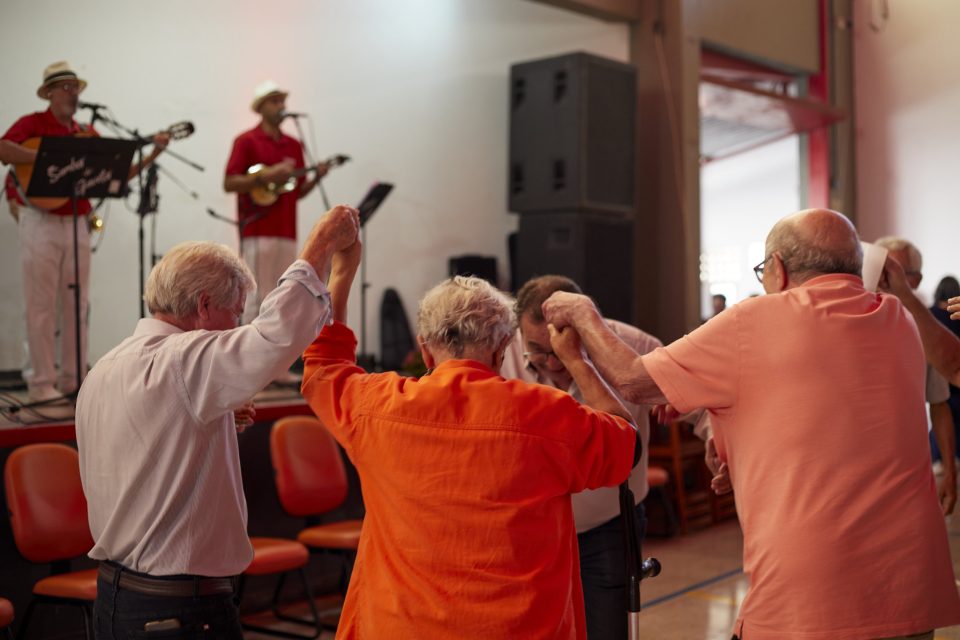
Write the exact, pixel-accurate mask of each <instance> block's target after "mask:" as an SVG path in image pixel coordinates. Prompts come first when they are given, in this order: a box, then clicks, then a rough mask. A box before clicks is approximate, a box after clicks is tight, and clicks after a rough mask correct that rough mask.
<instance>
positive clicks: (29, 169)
mask: <svg viewBox="0 0 960 640" xmlns="http://www.w3.org/2000/svg"><path fill="white" fill-rule="evenodd" d="M194 131H195V129H194V126H193V123H192V122H187V121H183V122H177V123H176V124H173V125H171V126H170V127H168V128H167V129H164V130H163V131H158V132H157V133H155V134H153V135H150V136H146V137H145V138H144V139H150V138H153V136H156V135H159V134H161V133H167V134H169V135H170V140H183V139H184V138H186V137H189V136H190V135H192V134H193V132H194ZM74 135H75V137H78V138H82V137H91V136H93V135H95V134H93V133H90V132H88V131H81V132H79V133H76V134H74ZM41 140H43V138H42V137H39V136H38V137H36V138H29V139H27V140H25V141H24V142H22V143H20V144H21V146H23V147H26V148H27V149H38V148H39V147H40V141H41ZM33 166H34V163H33V162H23V163H16V164H14V165H13V169H14V173H15V174H16V176H17V181H18V182H19V183H20V186H21V187H23V190H24V191H26V190H27V186H28V185H29V184H30V178H31V176H33ZM27 201H28V202H29V203H30V206H31V207H33V208H35V209H43V210H45V211H53V210H54V209H59V208H60V207H62V206H63V205H65V204H66V203H68V202H70V198H27Z"/></svg>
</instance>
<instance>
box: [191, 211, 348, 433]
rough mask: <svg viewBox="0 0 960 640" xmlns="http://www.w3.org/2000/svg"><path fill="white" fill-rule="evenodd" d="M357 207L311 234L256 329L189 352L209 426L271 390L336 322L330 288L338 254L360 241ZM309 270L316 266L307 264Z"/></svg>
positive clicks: (195, 399) (211, 335)
mask: <svg viewBox="0 0 960 640" xmlns="http://www.w3.org/2000/svg"><path fill="white" fill-rule="evenodd" d="M358 229H359V217H358V213H357V210H356V209H354V208H352V207H345V206H339V207H334V208H333V209H331V210H330V211H329V212H328V213H327V214H326V215H324V216H323V217H322V218H321V219H320V221H319V222H317V224H316V225H314V227H313V229H312V230H311V232H310V235H309V236H308V237H307V240H306V243H305V244H304V247H303V251H301V253H300V260H303V261H304V262H306V263H307V264H304V263H303V262H297V263H294V265H292V266H291V268H290V269H288V270H287V272H286V273H285V274H284V276H283V278H282V279H281V282H280V286H278V287H277V288H276V289H274V290H273V291H272V292H270V295H268V296H267V298H266V299H265V300H264V302H263V304H262V305H261V307H260V314H259V315H258V316H257V317H256V318H255V319H254V320H253V322H252V323H251V324H249V325H245V326H242V327H238V328H236V329H232V330H230V331H211V332H208V333H207V334H206V336H205V339H204V340H202V341H200V340H195V341H193V342H191V345H192V346H191V348H190V350H188V351H184V352H183V353H182V355H181V365H182V366H181V370H182V375H183V377H184V381H185V385H184V389H185V390H186V389H190V390H191V393H190V394H189V399H188V401H189V402H190V403H191V406H192V407H193V408H194V411H195V412H196V415H197V417H198V418H199V419H200V421H201V422H203V423H207V422H209V421H210V420H212V419H214V418H216V417H217V416H220V415H223V413H225V412H227V411H233V410H234V409H236V408H237V407H239V406H240V405H242V404H243V403H244V402H246V401H247V400H249V399H250V398H251V397H253V395H254V394H255V393H257V392H258V391H260V390H261V389H263V387H265V386H266V385H267V384H268V383H269V382H270V380H272V379H273V378H275V377H276V376H277V375H278V374H279V373H280V372H281V371H283V370H284V369H286V367H288V366H289V364H290V363H291V362H293V360H294V359H295V358H296V357H297V355H298V354H300V353H301V352H302V351H303V349H304V348H305V347H306V346H307V345H309V344H310V343H311V342H312V341H313V340H314V338H316V336H317V334H318V333H319V332H320V330H321V328H322V327H323V325H324V324H325V323H326V322H327V321H328V320H329V319H330V314H331V309H330V305H329V302H330V301H329V299H328V297H327V296H328V293H327V290H326V288H325V287H324V285H323V281H325V280H326V279H327V276H328V274H329V271H330V261H331V259H332V257H333V254H334V253H336V252H338V251H341V250H343V249H346V248H348V247H350V246H351V245H352V244H353V243H354V242H356V238H357V231H358ZM307 265H309V266H307Z"/></svg>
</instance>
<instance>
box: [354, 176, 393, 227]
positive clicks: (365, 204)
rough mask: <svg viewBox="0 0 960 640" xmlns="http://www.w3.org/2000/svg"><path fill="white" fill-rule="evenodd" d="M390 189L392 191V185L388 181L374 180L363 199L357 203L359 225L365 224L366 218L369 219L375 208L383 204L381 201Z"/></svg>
mask: <svg viewBox="0 0 960 640" xmlns="http://www.w3.org/2000/svg"><path fill="white" fill-rule="evenodd" d="M391 191H393V185H392V184H390V183H389V182H375V183H374V185H373V186H372V187H370V190H369V191H367V195H365V196H363V200H361V201H360V204H358V205H357V210H358V211H359V212H360V226H361V227H362V226H363V225H365V224H367V220H369V219H370V218H371V216H373V213H374V212H375V211H376V210H377V208H378V207H379V206H380V205H381V204H383V201H384V200H385V199H386V197H387V196H388V195H389V194H390V192H391Z"/></svg>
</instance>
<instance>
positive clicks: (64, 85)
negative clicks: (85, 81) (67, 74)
mask: <svg viewBox="0 0 960 640" xmlns="http://www.w3.org/2000/svg"><path fill="white" fill-rule="evenodd" d="M50 88H51V89H60V90H61V91H64V92H65V93H80V83H79V82H61V83H58V84H52V85H50Z"/></svg>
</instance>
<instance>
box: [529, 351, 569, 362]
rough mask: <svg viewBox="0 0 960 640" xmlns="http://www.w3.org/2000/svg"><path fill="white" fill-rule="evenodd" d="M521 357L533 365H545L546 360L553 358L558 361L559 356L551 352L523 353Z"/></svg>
mask: <svg viewBox="0 0 960 640" xmlns="http://www.w3.org/2000/svg"><path fill="white" fill-rule="evenodd" d="M523 357H524V358H526V359H527V360H529V361H530V362H532V363H534V364H540V365H543V364H547V360H549V359H550V358H555V359H557V360H560V358H559V356H557V354H555V353H554V352H553V351H524V352H523Z"/></svg>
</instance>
